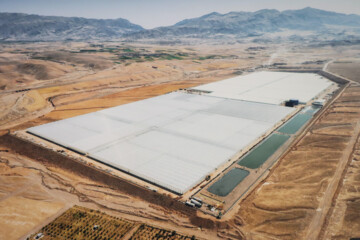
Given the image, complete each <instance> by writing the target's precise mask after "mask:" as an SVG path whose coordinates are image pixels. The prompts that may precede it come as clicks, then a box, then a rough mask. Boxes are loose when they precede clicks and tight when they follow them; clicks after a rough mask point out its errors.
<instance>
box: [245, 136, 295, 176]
mask: <svg viewBox="0 0 360 240" xmlns="http://www.w3.org/2000/svg"><path fill="white" fill-rule="evenodd" d="M289 137H290V136H288V135H280V134H276V133H273V134H272V135H270V137H268V138H267V139H265V140H264V141H263V142H262V143H261V144H260V145H258V146H257V147H256V148H254V149H253V150H251V152H250V153H248V154H247V155H245V156H244V157H243V158H242V159H241V160H240V161H239V162H238V164H239V165H241V166H244V167H248V168H251V169H256V168H258V167H260V166H261V165H262V164H263V163H264V162H265V161H266V160H267V159H268V158H269V157H270V156H271V155H273V153H274V152H276V150H278V149H279V147H280V146H281V145H283V144H284V143H285V142H286V140H288V139H289Z"/></svg>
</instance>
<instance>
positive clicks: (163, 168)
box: [28, 92, 294, 194]
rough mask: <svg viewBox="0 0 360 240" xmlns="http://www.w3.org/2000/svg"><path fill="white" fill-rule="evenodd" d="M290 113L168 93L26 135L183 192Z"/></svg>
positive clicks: (277, 108) (274, 107)
mask: <svg viewBox="0 0 360 240" xmlns="http://www.w3.org/2000/svg"><path fill="white" fill-rule="evenodd" d="M292 111H294V109H293V108H287V107H282V106H277V105H271V104H262V103H253V102H246V101H239V100H231V99H224V98H217V97H210V96H201V95H193V94H186V93H180V92H174V93H170V94H166V95H162V96H158V97H154V98H150V99H146V100H142V101H138V102H134V103H130V104H125V105H121V106H118V107H113V108H109V109H105V110H102V111H98V112H94V113H89V114H85V115H81V116H78V117H73V118H69V119H65V120H61V121H57V122H52V123H48V124H45V125H41V126H37V127H33V128H30V129H28V132H30V133H32V134H35V135H37V136H40V137H42V138H45V139H48V140H50V141H53V142H56V143H58V144H60V145H63V146H65V147H68V148H71V149H74V150H76V151H79V152H82V153H86V154H88V155H89V156H90V157H92V158H94V159H97V160H99V161H101V162H104V163H106V164H109V165H112V166H114V167H116V168H118V169H121V170H123V171H126V172H129V173H131V174H133V175H136V176H138V177H140V178H142V179H145V180H148V181H150V182H153V183H155V184H157V185H159V186H162V187H164V188H167V189H169V190H172V191H174V192H177V193H180V194H182V193H185V192H186V191H188V190H189V189H191V188H192V187H193V186H195V185H196V184H198V183H199V182H201V181H202V180H203V179H204V178H205V177H206V175H208V174H209V173H211V172H213V171H214V170H215V169H216V168H217V167H219V166H220V165H222V164H224V163H225V162H226V161H228V160H229V159H230V158H231V157H232V156H233V155H234V154H236V153H237V152H238V151H240V150H241V149H243V148H244V147H246V146H247V145H249V143H251V142H253V141H254V140H256V139H257V138H259V137H260V136H261V135H263V134H264V133H265V132H267V131H268V130H270V129H271V128H272V127H273V126H274V125H275V124H277V123H278V122H279V121H281V120H282V119H284V118H285V117H286V116H287V115H289V114H290V113H291V112H292Z"/></svg>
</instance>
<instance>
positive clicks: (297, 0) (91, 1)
mask: <svg viewBox="0 0 360 240" xmlns="http://www.w3.org/2000/svg"><path fill="white" fill-rule="evenodd" d="M304 7H314V8H319V9H323V10H329V11H335V12H341V13H347V14H352V13H354V14H360V0H341V1H339V0H221V1H220V0H181V1H175V0H152V1H149V0H131V1H126V0H101V1H100V0H0V12H21V13H34V14H41V15H52V16H68V17H70V16H71V17H86V18H105V19H109V18H110V19H114V18H125V19H128V20H130V21H131V22H133V23H136V24H139V25H141V26H143V27H145V28H154V27H159V26H168V25H172V24H175V23H176V22H178V21H181V20H183V19H186V18H194V17H199V16H201V15H204V14H207V13H210V12H219V13H227V12H231V11H257V10H260V9H264V8H269V9H277V10H287V9H300V8H304Z"/></svg>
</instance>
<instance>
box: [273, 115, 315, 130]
mask: <svg viewBox="0 0 360 240" xmlns="http://www.w3.org/2000/svg"><path fill="white" fill-rule="evenodd" d="M312 117H313V115H311V114H302V113H298V114H297V115H296V116H295V117H293V118H292V119H290V120H289V121H288V122H287V123H285V125H284V126H282V127H281V128H280V129H279V130H278V132H281V133H285V134H294V133H296V132H297V131H298V130H299V129H300V128H301V127H302V126H304V125H305V124H306V123H307V122H308V121H309V120H310V119H311V118H312Z"/></svg>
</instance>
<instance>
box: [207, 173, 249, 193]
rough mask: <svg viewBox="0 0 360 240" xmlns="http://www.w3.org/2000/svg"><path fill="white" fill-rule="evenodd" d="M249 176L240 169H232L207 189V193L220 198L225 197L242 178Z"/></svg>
mask: <svg viewBox="0 0 360 240" xmlns="http://www.w3.org/2000/svg"><path fill="white" fill-rule="evenodd" d="M247 175H249V172H248V171H246V170H243V169H240V168H233V169H231V170H230V171H229V172H228V173H226V174H225V175H224V176H223V177H222V178H221V179H219V180H218V181H217V182H215V183H214V184H213V185H211V186H210V187H209V188H208V191H209V192H211V193H213V194H215V195H217V196H220V197H225V196H227V195H228V194H229V193H230V192H231V191H232V190H233V189H234V188H235V187H236V186H237V185H239V183H240V182H241V181H242V180H244V178H246V177H247Z"/></svg>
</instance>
